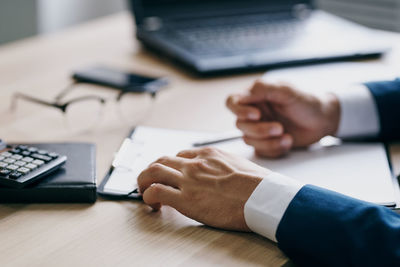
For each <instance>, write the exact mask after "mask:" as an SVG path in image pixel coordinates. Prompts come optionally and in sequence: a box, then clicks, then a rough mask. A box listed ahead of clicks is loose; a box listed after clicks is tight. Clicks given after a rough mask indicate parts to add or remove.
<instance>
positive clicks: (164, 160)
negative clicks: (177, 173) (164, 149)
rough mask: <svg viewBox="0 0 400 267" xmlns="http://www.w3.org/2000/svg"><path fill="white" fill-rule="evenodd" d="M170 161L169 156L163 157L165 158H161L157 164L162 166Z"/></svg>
mask: <svg viewBox="0 0 400 267" xmlns="http://www.w3.org/2000/svg"><path fill="white" fill-rule="evenodd" d="M169 160H170V157H169V156H163V157H161V158H159V159H158V160H157V161H156V162H155V163H161V164H163V163H166V162H168V161H169Z"/></svg>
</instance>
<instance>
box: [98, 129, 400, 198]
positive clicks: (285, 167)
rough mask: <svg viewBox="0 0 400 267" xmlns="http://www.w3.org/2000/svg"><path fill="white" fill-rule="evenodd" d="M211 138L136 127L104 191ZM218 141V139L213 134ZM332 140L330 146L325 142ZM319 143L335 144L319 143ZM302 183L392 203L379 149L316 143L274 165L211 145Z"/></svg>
mask: <svg viewBox="0 0 400 267" xmlns="http://www.w3.org/2000/svg"><path fill="white" fill-rule="evenodd" d="M212 136H214V134H211V133H201V132H200V133H197V132H187V131H177V130H166V129H157V128H149V127H137V128H136V130H135V132H134V135H133V136H132V140H133V143H134V144H135V146H134V148H135V149H136V150H137V151H135V152H134V153H133V154H131V155H136V159H135V160H131V161H129V160H128V161H124V162H133V163H132V164H131V166H120V167H119V168H116V169H115V170H114V172H113V173H112V175H111V177H110V179H109V181H108V182H107V184H106V185H105V188H104V189H105V191H108V192H112V193H129V192H131V191H132V190H134V189H135V188H136V187H137V183H136V178H137V176H138V175H139V174H140V172H141V171H142V170H144V169H145V168H146V167H147V166H148V165H149V164H151V163H152V162H154V161H155V160H157V159H158V158H159V157H162V156H165V155H170V156H173V155H176V153H178V152H179V151H181V150H183V149H188V148H191V145H192V144H193V143H195V142H198V141H199V140H204V139H208V138H211V137H212ZM215 136H218V135H215ZM332 140H334V141H333V142H330V141H332ZM321 143H325V144H326V143H331V144H335V143H337V142H336V140H335V139H323V140H322V142H321ZM214 146H215V147H218V148H220V149H223V150H225V151H228V152H231V153H234V154H237V155H239V156H242V157H244V158H247V159H250V160H252V161H253V162H255V163H257V164H259V165H261V166H264V167H266V168H269V169H271V170H273V171H275V172H279V173H282V174H284V175H287V176H289V177H292V178H294V179H298V180H300V181H302V182H304V183H307V184H313V185H317V186H320V187H323V188H327V189H330V190H333V191H337V192H340V193H343V194H345V195H348V196H352V197H355V198H358V199H361V200H365V201H369V202H374V203H378V204H388V203H394V202H396V198H395V193H394V192H395V191H394V185H393V178H392V175H391V172H390V168H389V164H388V160H387V156H386V152H385V149H384V147H383V145H382V144H368V143H366V144H345V145H329V146H326V145H324V146H323V145H321V144H316V145H314V146H312V147H310V148H309V149H307V150H299V151H293V152H291V153H290V154H289V155H288V156H287V157H285V158H282V159H276V160H267V159H261V158H258V157H255V156H254V151H253V149H252V148H251V147H250V146H247V145H246V144H245V143H244V142H243V141H242V140H235V141H230V142H224V143H220V144H218V145H214Z"/></svg>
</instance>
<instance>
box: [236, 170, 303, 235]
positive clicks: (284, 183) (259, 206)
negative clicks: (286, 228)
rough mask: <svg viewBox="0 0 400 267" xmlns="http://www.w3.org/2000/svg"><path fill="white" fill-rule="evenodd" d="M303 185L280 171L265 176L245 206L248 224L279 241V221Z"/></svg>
mask: <svg viewBox="0 0 400 267" xmlns="http://www.w3.org/2000/svg"><path fill="white" fill-rule="evenodd" d="M303 186H304V184H303V183H300V182H299V181H296V180H294V179H291V178H288V177H286V176H284V175H281V174H278V173H272V174H270V175H268V176H267V177H264V179H263V180H262V181H261V182H260V183H259V184H258V186H257V187H256V189H255V190H254V191H253V193H252V194H251V196H250V198H249V199H248V200H247V202H246V204H245V206H244V217H245V220H246V224H247V226H248V227H249V228H250V229H251V230H252V231H253V232H255V233H258V234H260V235H262V236H265V237H267V238H268V239H270V240H272V241H275V242H277V240H276V230H277V229H278V226H279V223H280V221H281V219H282V217H283V215H284V213H285V211H286V209H287V207H288V206H289V204H290V202H291V201H292V200H293V198H294V197H295V196H296V194H297V193H298V192H299V191H300V189H301V188H302V187H303Z"/></svg>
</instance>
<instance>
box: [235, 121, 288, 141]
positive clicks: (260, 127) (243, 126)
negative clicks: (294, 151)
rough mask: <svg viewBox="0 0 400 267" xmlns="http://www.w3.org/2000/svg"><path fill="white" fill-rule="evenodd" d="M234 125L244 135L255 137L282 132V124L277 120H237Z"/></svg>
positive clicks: (266, 136)
mask: <svg viewBox="0 0 400 267" xmlns="http://www.w3.org/2000/svg"><path fill="white" fill-rule="evenodd" d="M236 126H237V127H238V129H239V130H241V131H242V132H243V133H244V135H245V136H247V137H250V138H255V139H265V138H271V137H277V136H281V135H282V134H283V126H282V124H280V123H279V122H248V121H237V122H236Z"/></svg>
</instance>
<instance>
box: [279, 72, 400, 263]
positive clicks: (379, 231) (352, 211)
mask: <svg viewBox="0 0 400 267" xmlns="http://www.w3.org/2000/svg"><path fill="white" fill-rule="evenodd" d="M366 86H367V87H368V88H369V90H370V91H371V93H372V95H373V97H374V100H375V103H376V107H377V110H378V113H379V120H380V134H379V139H380V140H382V141H393V140H400V79H397V80H395V81H391V82H374V83H367V84H366ZM349 178H351V177H349ZM276 239H277V241H278V245H279V247H280V248H281V249H282V250H283V251H284V252H285V253H286V254H287V255H288V256H289V257H290V258H291V259H292V260H293V261H294V262H295V263H296V264H298V265H300V266H400V215H398V214H396V213H395V212H393V211H391V210H389V209H388V208H385V207H382V206H378V205H374V204H371V203H367V202H363V201H359V200H356V199H353V198H350V197H347V196H344V195H341V194H338V193H335V192H332V191H329V190H325V189H322V188H319V187H316V186H311V185H307V186H304V187H303V188H302V189H301V190H300V191H299V192H298V193H297V194H296V196H295V197H294V199H293V200H292V201H291V202H290V204H289V206H288V208H287V209H286V211H285V213H284V215H283V217H282V220H281V221H280V223H279V225H278V229H277V232H276Z"/></svg>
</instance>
